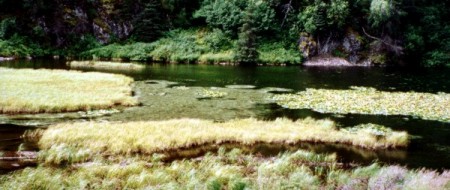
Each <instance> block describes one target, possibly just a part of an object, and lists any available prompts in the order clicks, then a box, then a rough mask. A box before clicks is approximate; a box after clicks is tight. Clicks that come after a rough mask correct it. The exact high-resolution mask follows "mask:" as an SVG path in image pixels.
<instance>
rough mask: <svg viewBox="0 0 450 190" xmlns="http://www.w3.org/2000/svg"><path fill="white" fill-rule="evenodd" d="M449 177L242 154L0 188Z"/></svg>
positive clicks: (125, 164) (429, 181) (11, 179)
mask: <svg viewBox="0 0 450 190" xmlns="http://www.w3.org/2000/svg"><path fill="white" fill-rule="evenodd" d="M449 187H450V172H449V171H444V172H442V173H439V172H435V171H430V170H409V169H407V168H404V167H400V166H380V165H379V164H372V165H370V166H360V167H356V168H343V167H342V164H340V163H338V161H337V158H336V157H335V156H334V155H325V154H315V153H312V152H307V151H303V150H298V151H295V152H287V153H283V154H281V155H279V156H275V157H269V158H264V157H260V156H256V155H248V154H244V153H242V151H241V150H239V149H233V150H231V151H225V150H224V149H220V150H219V151H218V153H217V154H206V155H205V156H203V157H199V158H195V159H184V160H175V161H173V162H171V163H164V162H161V161H158V159H157V156H153V157H147V158H145V157H123V158H121V159H119V160H109V159H103V160H95V161H92V162H88V163H83V164H75V165H71V166H68V167H65V168H54V167H46V166H38V167H37V168H27V169H24V170H21V171H16V172H14V173H12V174H9V175H3V176H0V189H433V190H440V189H448V188H449Z"/></svg>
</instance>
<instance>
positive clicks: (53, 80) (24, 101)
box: [0, 68, 137, 114]
mask: <svg viewBox="0 0 450 190" xmlns="http://www.w3.org/2000/svg"><path fill="white" fill-rule="evenodd" d="M0 81H1V82H0V91H1V94H0V113H8V114H16V113H44V112H45V113H55V112H69V111H87V110H93V109H105V108H110V107H113V106H132V105H136V104H137V100H136V99H135V98H133V97H132V96H131V94H132V89H131V83H132V82H133V79H131V78H129V77H125V76H122V75H115V74H102V73H82V72H76V71H65V70H31V69H6V68H0Z"/></svg>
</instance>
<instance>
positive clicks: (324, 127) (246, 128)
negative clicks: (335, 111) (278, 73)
mask: <svg viewBox="0 0 450 190" xmlns="http://www.w3.org/2000/svg"><path fill="white" fill-rule="evenodd" d="M226 142H234V143H241V144H246V145H251V144H255V143H258V142H265V143H298V142H317V143H344V144H349V145H354V146H358V147H363V148H368V149H384V148H397V147H406V146H407V144H408V135H407V133H406V132H395V131H393V132H390V133H388V134H386V135H385V136H383V137H380V136H377V135H374V134H372V133H371V132H370V131H368V130H358V131H352V132H349V131H348V130H340V129H337V128H336V125H335V123H334V122H332V121H330V120H313V119H310V118H307V119H304V120H299V121H295V122H294V121H291V120H288V119H277V120H275V121H258V120H256V119H240V120H232V121H228V122H224V123H214V122H212V121H207V120H198V119H176V120H168V121H145V122H144V121H143V122H127V123H109V122H80V123H64V124H56V125H54V126H51V127H49V128H48V129H47V130H45V131H44V132H43V134H42V137H41V139H40V141H39V146H40V148H41V149H42V150H47V151H49V152H54V153H55V154H57V153H58V150H71V149H75V150H83V152H86V151H88V152H91V153H95V154H97V153H101V154H106V155H111V154H113V155H114V154H116V155H124V154H133V153H140V154H152V153H156V152H165V151H171V150H176V149H180V148H188V147H193V146H197V145H204V144H212V143H216V144H221V143H226ZM69 152H70V151H69ZM53 157H54V156H53Z"/></svg>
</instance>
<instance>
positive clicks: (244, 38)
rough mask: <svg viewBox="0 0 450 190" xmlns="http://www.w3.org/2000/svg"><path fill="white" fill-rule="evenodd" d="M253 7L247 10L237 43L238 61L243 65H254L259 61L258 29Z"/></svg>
mask: <svg viewBox="0 0 450 190" xmlns="http://www.w3.org/2000/svg"><path fill="white" fill-rule="evenodd" d="M253 9H254V7H253V6H249V7H248V8H247V9H246V10H245V15H244V19H243V24H242V27H241V28H240V33H239V39H238V41H237V49H236V58H235V59H236V60H237V61H238V62H239V63H242V64H252V63H255V61H256V60H257V59H258V56H259V55H258V51H257V50H256V47H257V42H256V36H255V35H256V34H255V33H256V29H255V24H256V23H255V18H256V15H254V13H253Z"/></svg>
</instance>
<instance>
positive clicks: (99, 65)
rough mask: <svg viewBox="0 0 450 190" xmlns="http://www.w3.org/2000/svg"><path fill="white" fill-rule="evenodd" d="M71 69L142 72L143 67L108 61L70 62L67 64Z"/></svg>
mask: <svg viewBox="0 0 450 190" xmlns="http://www.w3.org/2000/svg"><path fill="white" fill-rule="evenodd" d="M67 65H69V66H70V67H71V68H96V69H112V70H142V69H144V68H145V66H144V65H140V64H135V63H120V62H109V61H70V62H67Z"/></svg>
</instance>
